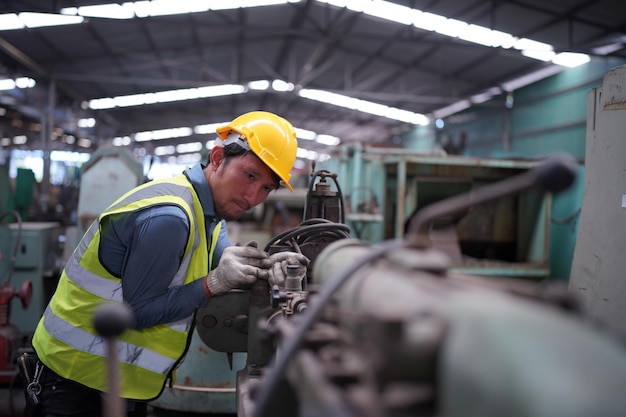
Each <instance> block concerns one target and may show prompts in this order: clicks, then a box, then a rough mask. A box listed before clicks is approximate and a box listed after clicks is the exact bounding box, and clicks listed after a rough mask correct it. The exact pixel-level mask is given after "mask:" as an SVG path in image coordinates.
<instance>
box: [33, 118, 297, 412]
mask: <svg viewBox="0 0 626 417" xmlns="http://www.w3.org/2000/svg"><path fill="white" fill-rule="evenodd" d="M217 134H218V139H216V143H217V146H215V147H213V149H212V150H211V153H210V157H209V163H208V164H207V165H206V166H202V165H200V164H198V165H196V166H193V167H192V168H190V169H188V170H186V171H185V172H184V173H183V174H180V175H178V176H176V177H174V178H171V179H166V180H156V181H152V182H148V183H146V184H143V185H141V186H139V187H137V188H135V189H133V190H131V191H130V192H128V193H127V194H125V195H124V196H122V197H121V198H120V199H119V200H117V201H116V202H115V203H113V204H112V205H111V206H110V207H109V208H108V209H107V210H106V211H105V212H104V213H103V214H101V215H100V216H99V217H98V219H96V221H94V223H93V224H92V225H91V227H90V228H89V230H88V231H87V232H86V234H85V236H84V237H83V238H82V240H81V242H80V243H79V245H78V247H77V249H76V250H75V251H74V253H73V254H72V256H71V257H70V259H69V260H68V263H67V265H66V266H65V269H64V270H63V273H62V275H61V278H60V281H59V284H58V287H57V289H56V292H55V294H54V296H53V297H52V300H51V301H50V304H49V306H48V308H47V309H46V311H45V313H44V315H43V317H42V319H41V321H40V322H39V325H38V326H37V329H36V331H35V334H34V337H33V347H34V349H35V351H36V354H37V357H38V361H39V363H40V364H41V365H42V366H40V368H41V369H43V371H42V372H41V375H40V378H39V381H38V383H39V384H40V385H41V392H40V393H39V394H38V395H37V399H38V400H39V402H40V407H39V410H38V413H37V414H36V415H41V416H53V415H54V416H60V415H65V416H72V415H80V416H100V415H101V409H102V407H101V393H102V392H104V391H106V388H107V381H106V372H105V369H106V346H105V344H104V343H103V340H102V338H101V337H99V336H98V335H97V334H96V332H95V331H94V328H93V323H92V320H93V316H94V312H95V310H96V308H97V307H98V306H99V305H100V304H101V303H103V302H107V301H114V302H122V301H123V302H125V303H127V304H128V305H129V306H130V308H131V309H132V312H133V317H134V321H133V324H132V326H131V328H130V329H129V330H128V331H126V332H125V333H124V334H123V335H122V336H121V337H120V340H119V341H118V343H117V345H118V346H121V348H119V349H118V350H119V353H118V366H119V373H120V381H119V383H120V388H119V389H120V396H121V397H123V398H127V399H129V400H130V401H128V402H127V403H128V410H129V411H128V415H139V416H142V415H145V414H146V408H147V407H146V401H148V400H151V399H155V398H156V397H158V396H159V395H160V393H161V391H162V389H163V387H164V385H165V383H166V380H167V378H168V377H171V372H172V370H173V369H174V368H175V367H176V366H177V365H178V364H179V363H180V361H181V360H182V359H183V357H184V354H185V351H186V345H187V341H188V338H189V337H191V331H192V330H193V329H192V328H191V327H192V320H193V317H194V313H195V311H196V309H198V308H199V307H201V306H203V305H205V304H206V303H207V302H208V303H210V302H211V299H212V298H213V297H215V296H218V295H219V294H221V293H224V292H226V291H229V290H230V289H233V288H237V287H239V286H240V285H243V284H246V285H247V284H251V283H253V282H255V281H256V280H257V279H268V280H269V282H270V285H273V284H278V285H280V284H282V283H284V280H285V275H286V268H285V267H286V264H287V262H289V263H294V262H299V263H300V264H301V265H302V266H306V264H307V263H308V260H307V259H306V257H304V256H303V255H301V254H296V253H293V252H286V253H279V254H275V255H272V256H268V254H267V253H265V252H263V251H261V250H260V249H257V248H256V245H245V246H230V242H229V240H228V236H227V233H226V228H225V227H224V221H225V220H234V219H237V218H238V217H239V216H241V214H242V213H244V212H245V211H247V210H248V209H250V208H252V207H254V206H256V205H257V204H259V203H261V202H263V201H264V200H265V199H266V198H267V196H268V194H269V193H270V192H271V191H272V190H275V189H277V188H278V187H279V185H280V184H281V183H282V184H283V185H285V186H286V187H287V188H289V189H290V190H291V191H293V188H292V187H291V186H290V185H289V179H290V176H291V174H290V171H291V168H292V166H293V164H294V162H295V159H296V149H297V143H296V135H295V130H294V128H293V126H292V125H291V124H290V123H289V122H288V121H287V120H285V119H283V118H282V117H279V116H277V115H275V114H272V113H268V112H261V111H256V112H251V113H246V114H243V115H241V116H239V117H237V118H236V119H235V120H233V121H232V122H231V123H230V124H228V125H226V126H223V127H220V128H218V129H217ZM277 266H278V267H277Z"/></svg>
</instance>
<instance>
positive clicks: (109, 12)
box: [61, 3, 135, 19]
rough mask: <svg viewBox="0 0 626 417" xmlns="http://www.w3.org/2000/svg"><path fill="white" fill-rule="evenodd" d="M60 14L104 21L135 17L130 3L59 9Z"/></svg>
mask: <svg viewBox="0 0 626 417" xmlns="http://www.w3.org/2000/svg"><path fill="white" fill-rule="evenodd" d="M61 14H67V15H80V16H85V17H100V18H105V19H132V18H133V17H135V10H134V8H133V4H132V3H123V4H116V3H110V4H96V5H93V6H81V7H67V8H64V9H61Z"/></svg>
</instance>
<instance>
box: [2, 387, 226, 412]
mask: <svg viewBox="0 0 626 417" xmlns="http://www.w3.org/2000/svg"><path fill="white" fill-rule="evenodd" d="M23 410H24V394H23V393H22V391H21V388H18V387H10V386H2V387H0V417H22V411H23ZM183 416H184V417H194V416H197V417H199V416H203V417H207V414H199V413H189V412H179V411H170V410H163V409H160V408H154V407H148V417H183ZM210 417H235V414H211V415H210Z"/></svg>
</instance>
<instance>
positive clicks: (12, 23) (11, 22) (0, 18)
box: [0, 13, 26, 30]
mask: <svg viewBox="0 0 626 417" xmlns="http://www.w3.org/2000/svg"><path fill="white" fill-rule="evenodd" d="M25 27H26V25H25V24H24V22H22V20H21V19H20V18H19V17H18V15H16V14H15V13H7V14H0V30H15V29H24V28H25Z"/></svg>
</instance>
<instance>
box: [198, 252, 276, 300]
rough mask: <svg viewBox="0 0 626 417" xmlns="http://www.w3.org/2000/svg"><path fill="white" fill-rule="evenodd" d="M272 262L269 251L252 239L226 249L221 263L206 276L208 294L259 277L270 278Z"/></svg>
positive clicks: (243, 283) (237, 285) (249, 281)
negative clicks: (242, 244) (264, 250)
mask: <svg viewBox="0 0 626 417" xmlns="http://www.w3.org/2000/svg"><path fill="white" fill-rule="evenodd" d="M271 266H272V262H271V261H270V259H269V256H268V255H267V253H265V252H263V251H262V250H260V249H257V243H256V242H254V241H252V242H248V243H246V245H245V246H229V247H227V248H226V249H224V253H223V254H222V257H221V259H220V263H219V265H218V266H217V268H215V269H214V270H213V271H211V272H209V275H207V277H206V287H207V288H205V289H208V291H207V293H208V294H207V295H217V294H222V293H224V292H226V291H228V290H231V289H233V288H237V287H239V286H241V285H246V284H253V283H254V282H255V281H256V280H257V278H261V279H268V278H269V268H270V267H271Z"/></svg>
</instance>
